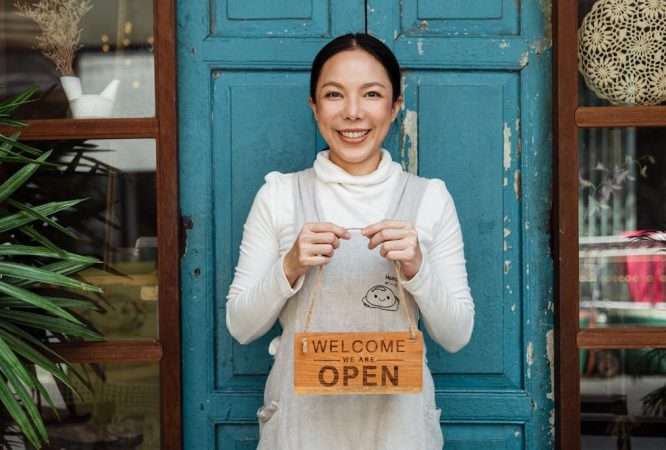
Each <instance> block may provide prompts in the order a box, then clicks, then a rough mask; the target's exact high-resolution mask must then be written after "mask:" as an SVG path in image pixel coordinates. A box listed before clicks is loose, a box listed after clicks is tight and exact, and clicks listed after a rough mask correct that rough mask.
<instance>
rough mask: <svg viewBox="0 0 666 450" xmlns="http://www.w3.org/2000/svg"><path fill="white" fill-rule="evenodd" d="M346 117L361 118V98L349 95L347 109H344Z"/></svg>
mask: <svg viewBox="0 0 666 450" xmlns="http://www.w3.org/2000/svg"><path fill="white" fill-rule="evenodd" d="M344 114H345V119H350V120H354V119H360V118H361V115H362V114H363V113H362V108H361V104H360V99H358V98H355V97H353V96H349V97H347V98H346V99H345V109H344Z"/></svg>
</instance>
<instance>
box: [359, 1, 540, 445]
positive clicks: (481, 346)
mask: <svg viewBox="0 0 666 450" xmlns="http://www.w3.org/2000/svg"><path fill="white" fill-rule="evenodd" d="M368 5H369V6H368V11H369V13H368V29H369V30H370V31H371V32H372V33H373V34H374V35H375V36H378V37H380V38H381V39H383V40H384V41H385V42H386V43H387V44H388V45H389V46H391V47H392V48H393V50H394V52H395V53H396V55H397V57H398V60H399V61H400V63H401V66H402V68H403V70H404V75H403V78H404V80H405V84H406V86H405V88H404V91H405V92H404V97H405V109H404V111H403V114H402V117H401V119H403V123H407V124H408V125H409V126H403V129H402V130H401V131H402V133H398V132H396V133H395V134H394V135H393V136H392V139H391V140H390V141H389V142H390V145H391V146H392V148H393V151H394V153H395V154H396V155H399V156H401V157H402V159H403V161H404V163H405V166H406V167H409V168H410V169H411V170H415V171H418V172H419V173H420V174H422V175H426V176H433V177H438V178H443V179H444V180H445V181H446V183H447V186H448V188H449V189H450V190H451V192H452V194H453V197H454V199H455V200H456V205H457V209H458V213H459V216H460V220H461V224H462V228H463V235H464V239H465V253H466V256H467V259H468V270H469V275H470V284H471V287H472V294H473V296H474V299H475V302H476V306H477V321H476V327H475V334H474V336H473V339H472V342H471V343H470V345H469V346H468V347H466V348H465V349H464V350H463V351H461V352H460V353H458V354H454V355H448V354H445V353H444V352H443V351H439V350H438V349H437V350H435V351H433V348H432V346H431V347H430V349H429V355H428V359H429V363H430V366H431V368H432V369H433V372H434V377H435V380H436V383H437V388H438V389H441V390H440V391H439V394H438V401H440V399H441V402H442V403H441V404H442V406H443V418H444V422H445V423H447V425H446V426H445V427H444V431H445V436H446V438H447V442H448V445H447V448H503V449H504V448H530V449H537V448H551V447H552V444H553V441H552V424H551V423H550V422H549V421H550V418H551V414H552V408H553V402H552V398H551V397H552V396H551V394H550V393H551V392H552V380H551V371H550V366H549V360H548V354H549V352H550V353H551V354H552V303H551V300H552V292H551V285H552V263H551V260H550V255H549V227H548V218H549V214H550V182H551V163H550V161H551V160H550V158H551V136H550V130H551V126H550V117H551V116H550V108H551V105H550V82H551V78H550V51H549V49H550V31H549V30H550V24H549V21H550V17H549V14H550V4H549V3H548V2H544V3H543V4H539V3H536V2H512V1H501V0H497V1H484V2H465V1H447V2H441V1H434V0H403V1H402V2H400V4H398V2H393V1H390V0H370V1H369V2H368ZM518 9H520V11H519V14H518ZM414 117H416V118H417V120H414ZM408 119H409V120H408ZM414 122H415V123H417V124H418V125H417V126H416V127H414V126H413V125H410V124H412V123H414ZM416 141H417V142H418V151H416V149H415V148H414V147H415V146H416ZM549 339H551V342H550V343H551V346H550V347H549V346H548V342H549ZM457 389H464V390H465V392H464V393H463V392H459V391H457ZM454 393H455V395H456V396H459V397H457V399H463V398H468V401H467V402H465V401H461V402H460V403H456V402H452V401H450V398H451V396H452V395H453V394H454ZM483 393H486V394H487V395H490V394H491V393H492V395H493V396H496V398H497V397H498V398H502V399H503V402H502V401H499V402H498V403H497V404H494V405H490V404H488V403H487V402H486V401H484V400H481V401H479V398H477V397H480V398H483V396H484V394H483ZM467 396H469V397H467ZM504 402H505V403H504ZM509 404H511V405H515V404H520V405H522V406H523V407H522V408H515V409H514V407H513V406H509ZM495 408H497V409H495ZM512 412H515V415H514V414H512ZM500 416H502V417H500ZM491 417H493V418H492V419H491ZM500 423H512V424H515V425H517V426H516V427H513V428H511V432H510V433H508V434H507V429H506V428H505V427H503V426H501V425H498V424H500ZM459 424H460V425H459ZM462 424H466V425H462Z"/></svg>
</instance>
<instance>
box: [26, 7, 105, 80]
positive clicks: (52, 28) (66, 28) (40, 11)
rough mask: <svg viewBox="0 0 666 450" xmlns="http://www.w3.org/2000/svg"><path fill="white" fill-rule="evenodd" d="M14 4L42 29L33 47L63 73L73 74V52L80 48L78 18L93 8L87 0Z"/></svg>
mask: <svg viewBox="0 0 666 450" xmlns="http://www.w3.org/2000/svg"><path fill="white" fill-rule="evenodd" d="M16 7H17V9H18V10H19V14H21V15H23V16H25V17H27V18H29V19H32V20H34V21H35V22H37V25H39V28H40V29H41V30H42V35H41V36H37V46H36V47H37V48H38V49H39V50H41V51H42V53H43V54H44V56H46V57H47V58H49V59H50V60H51V61H53V62H54V63H55V65H56V67H57V68H58V71H59V72H60V73H61V74H62V76H63V77H71V76H74V70H73V69H72V64H73V63H74V55H75V54H76V52H77V50H79V49H80V48H81V45H80V44H79V38H80V37H81V31H82V30H81V29H80V28H79V21H80V20H81V18H82V17H83V16H84V15H85V14H86V13H87V12H88V11H90V9H91V8H92V4H91V3H90V0H40V1H39V2H37V3H36V4H34V5H29V4H22V3H16Z"/></svg>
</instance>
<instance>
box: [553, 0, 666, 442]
mask: <svg viewBox="0 0 666 450" xmlns="http://www.w3.org/2000/svg"><path fill="white" fill-rule="evenodd" d="M552 17H553V122H554V123H553V129H554V135H553V136H554V145H553V150H554V151H553V163H554V169H553V172H554V173H553V180H554V185H553V208H554V211H553V212H554V221H553V230H552V233H553V255H554V261H555V274H554V275H555V277H554V288H555V299H556V301H557V308H556V309H555V326H556V333H555V346H556V348H555V365H556V367H555V393H556V399H555V442H556V447H557V448H560V449H567V450H576V449H580V446H581V442H580V441H581V426H580V373H579V360H578V352H579V350H580V349H582V348H586V349H608V348H615V349H620V348H664V347H666V327H665V328H656V327H631V328H628V327H625V328H620V327H613V328H605V329H580V327H579V318H578V316H579V281H578V276H579V274H578V251H579V249H578V189H577V187H578V171H579V166H578V146H579V141H578V134H579V129H580V128H597V127H599V128H601V127H664V126H666V106H633V107H620V106H608V107H581V106H579V105H578V88H579V86H578V83H579V77H578V56H577V30H578V1H577V0H555V2H554V3H553V16H552Z"/></svg>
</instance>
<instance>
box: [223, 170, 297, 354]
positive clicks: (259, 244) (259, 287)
mask: <svg viewBox="0 0 666 450" xmlns="http://www.w3.org/2000/svg"><path fill="white" fill-rule="evenodd" d="M285 179H286V180H285ZM289 183H291V180H290V179H289V178H288V177H285V176H281V175H279V174H277V173H271V174H268V175H267V176H266V183H265V184H264V185H263V186H262V187H261V189H260V190H259V192H257V195H256V197H255V199H254V203H253V204H252V208H251V210H250V213H249V215H248V218H247V221H246V222H245V226H244V228H243V239H242V241H241V246H240V257H239V260H238V265H237V266H236V272H235V274H234V280H233V282H232V283H231V286H230V287H229V294H228V295H227V317H226V321H227V329H228V330H229V333H231V335H232V336H233V337H234V338H235V339H236V340H238V342H240V343H241V344H246V343H248V342H251V341H253V340H255V339H257V338H259V337H261V336H262V335H264V334H265V333H266V332H267V331H268V330H270V329H271V327H272V326H273V324H274V323H275V321H276V320H277V318H278V316H279V315H280V311H281V310H282V308H283V306H284V305H285V303H286V302H287V300H288V299H289V298H290V297H291V296H293V295H294V294H295V293H296V292H297V291H298V289H300V287H301V286H302V284H303V278H304V277H301V278H300V279H299V280H298V281H297V283H296V286H295V287H294V288H292V287H291V286H290V285H289V282H288V281H287V278H286V276H285V274H284V269H283V266H282V264H283V259H284V251H285V249H286V247H285V245H286V238H285V235H287V236H288V235H289V234H290V233H292V230H290V229H289V230H285V229H284V228H285V227H284V226H280V225H279V224H278V219H277V211H284V208H283V206H284V207H286V208H290V209H293V207H289V204H291V196H285V195H284V190H285V189H284V187H285V186H288V185H289ZM280 185H282V186H280ZM285 197H286V198H285ZM283 203H284V205H283ZM287 203H289V204H287ZM281 244H282V245H281Z"/></svg>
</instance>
